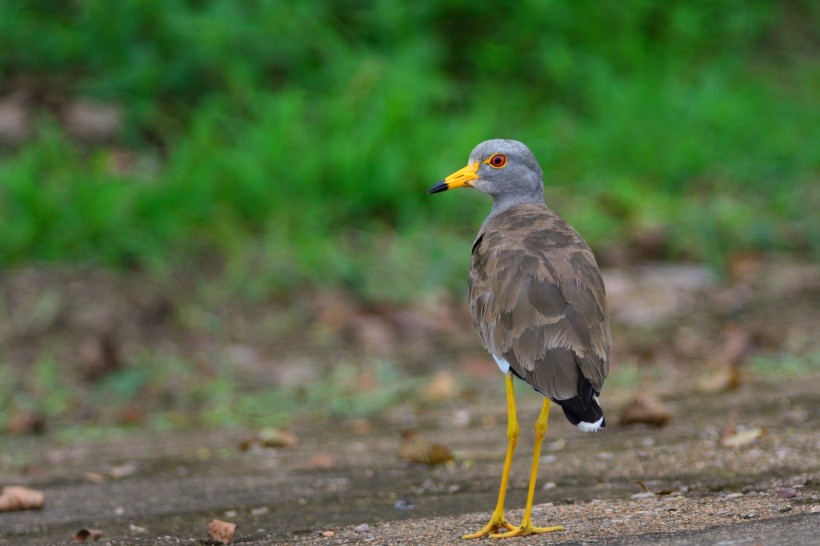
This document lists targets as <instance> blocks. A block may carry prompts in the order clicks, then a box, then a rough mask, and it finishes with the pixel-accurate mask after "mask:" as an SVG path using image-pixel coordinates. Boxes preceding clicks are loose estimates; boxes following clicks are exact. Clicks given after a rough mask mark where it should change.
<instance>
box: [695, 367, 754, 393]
mask: <svg viewBox="0 0 820 546" xmlns="http://www.w3.org/2000/svg"><path fill="white" fill-rule="evenodd" d="M742 383H743V375H742V374H741V373H740V369H739V368H738V367H737V366H729V367H727V368H726V369H725V370H722V371H720V372H718V373H716V374H714V375H710V376H707V377H704V378H703V379H700V380H698V391H700V392H701V393H703V394H718V393H721V392H727V391H732V390H735V389H736V388H738V387H739V386H740V385H741V384H742Z"/></svg>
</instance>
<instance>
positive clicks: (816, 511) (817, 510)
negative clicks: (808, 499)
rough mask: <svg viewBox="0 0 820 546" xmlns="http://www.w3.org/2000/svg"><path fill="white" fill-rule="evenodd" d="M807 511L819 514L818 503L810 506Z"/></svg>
mask: <svg viewBox="0 0 820 546" xmlns="http://www.w3.org/2000/svg"><path fill="white" fill-rule="evenodd" d="M809 512H811V513H812V514H820V504H816V505H814V506H812V507H811V510H809Z"/></svg>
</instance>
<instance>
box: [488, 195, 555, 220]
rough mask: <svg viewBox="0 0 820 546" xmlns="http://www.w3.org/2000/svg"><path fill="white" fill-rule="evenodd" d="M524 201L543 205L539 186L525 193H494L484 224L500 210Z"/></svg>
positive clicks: (503, 210)
mask: <svg viewBox="0 0 820 546" xmlns="http://www.w3.org/2000/svg"><path fill="white" fill-rule="evenodd" d="M524 203H530V204H534V205H541V206H544V191H543V190H542V189H541V188H538V190H537V191H536V190H533V192H532V193H526V194H516V195H494V196H493V208H492V210H490V215H489V216H487V219H486V220H485V221H484V224H485V225H486V224H487V223H488V222H489V221H490V220H491V219H493V218H495V217H496V216H498V215H499V214H501V213H502V212H505V211H507V210H509V209H511V208H513V207H515V206H516V205H522V204H524Z"/></svg>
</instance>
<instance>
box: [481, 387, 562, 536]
mask: <svg viewBox="0 0 820 546" xmlns="http://www.w3.org/2000/svg"><path fill="white" fill-rule="evenodd" d="M549 414H550V401H549V398H544V405H543V406H542V407H541V413H540V414H538V419H536V420H535V448H534V449H533V454H532V470H531V471H530V487H529V490H528V491H527V505H526V507H525V508H524V518H523V519H522V520H521V525H519V526H518V527H515V528H512V529H510V530H509V532H507V533H501V534H493V535H490V536H492V537H493V538H507V537H515V536H526V535H533V534H538V533H551V532H553V531H563V530H564V528H563V527H562V526H561V525H555V526H553V527H535V526H533V524H532V500H533V497H534V496H535V478H536V476H537V475H538V461H539V460H540V459H541V444H542V443H543V441H544V436H546V435H547V421H548V420H549Z"/></svg>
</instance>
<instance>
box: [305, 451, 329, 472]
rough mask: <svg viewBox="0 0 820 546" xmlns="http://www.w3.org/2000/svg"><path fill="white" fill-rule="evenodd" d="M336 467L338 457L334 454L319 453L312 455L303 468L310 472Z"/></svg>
mask: <svg viewBox="0 0 820 546" xmlns="http://www.w3.org/2000/svg"><path fill="white" fill-rule="evenodd" d="M334 466H336V457H335V456H334V455H333V453H329V452H327V451H319V452H318V453H314V454H313V455H311V456H310V458H309V459H308V460H307V461H305V463H304V464H303V465H302V468H305V469H308V470H316V469H321V470H327V469H328V468H333V467H334Z"/></svg>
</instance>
